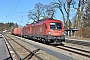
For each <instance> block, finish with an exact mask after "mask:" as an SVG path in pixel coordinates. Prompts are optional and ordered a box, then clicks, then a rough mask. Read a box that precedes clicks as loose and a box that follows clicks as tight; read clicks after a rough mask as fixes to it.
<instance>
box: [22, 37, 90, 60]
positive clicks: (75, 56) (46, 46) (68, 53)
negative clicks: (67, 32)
mask: <svg viewBox="0 0 90 60" xmlns="http://www.w3.org/2000/svg"><path fill="white" fill-rule="evenodd" d="M23 39H24V38H23ZM25 40H26V41H28V42H30V43H33V44H35V45H40V46H42V47H45V48H47V49H50V50H53V51H56V52H58V53H61V54H64V55H67V56H70V57H72V58H74V59H76V60H90V58H87V57H84V56H81V55H78V54H75V53H72V52H68V51H65V50H62V49H58V48H55V47H51V46H48V45H45V44H42V43H37V42H34V41H32V40H28V39H25ZM68 45H69V46H70V44H68ZM72 46H73V45H72ZM74 46H78V47H79V45H74ZM82 47H83V46H82ZM84 48H85V49H86V48H87V49H88V50H89V48H88V47H84ZM81 49H82V48H81Z"/></svg>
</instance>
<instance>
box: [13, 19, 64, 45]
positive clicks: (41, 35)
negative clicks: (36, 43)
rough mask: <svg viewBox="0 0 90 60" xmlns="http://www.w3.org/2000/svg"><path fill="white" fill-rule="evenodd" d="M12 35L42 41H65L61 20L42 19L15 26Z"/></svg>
mask: <svg viewBox="0 0 90 60" xmlns="http://www.w3.org/2000/svg"><path fill="white" fill-rule="evenodd" d="M13 34H14V35H18V36H22V37H27V38H31V39H35V40H40V41H41V42H43V43H47V44H50V43H56V44H57V43H59V44H60V43H62V42H63V41H65V35H64V24H63V23H62V21H61V20H56V19H50V18H49V19H43V20H41V21H38V22H36V23H31V24H28V25H26V26H24V27H22V28H15V29H14V30H13Z"/></svg>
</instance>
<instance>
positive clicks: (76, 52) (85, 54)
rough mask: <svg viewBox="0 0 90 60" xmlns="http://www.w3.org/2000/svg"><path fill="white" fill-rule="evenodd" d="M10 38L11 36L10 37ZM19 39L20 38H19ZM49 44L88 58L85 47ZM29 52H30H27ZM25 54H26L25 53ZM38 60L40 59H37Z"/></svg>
mask: <svg viewBox="0 0 90 60" xmlns="http://www.w3.org/2000/svg"><path fill="white" fill-rule="evenodd" d="M14 38H16V39H19V38H17V37H14ZM11 40H12V38H11ZM19 40H20V39H19ZM21 41H23V42H25V43H27V42H26V41H25V40H23V39H21ZM50 46H53V47H55V48H59V49H62V50H65V51H68V52H72V53H75V54H78V55H80V56H84V57H87V58H90V50H85V49H79V48H76V47H70V46H67V45H64V46H55V45H50ZM29 54H30V53H29ZM26 56H27V55H26ZM39 60H40V59H39Z"/></svg>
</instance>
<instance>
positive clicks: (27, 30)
mask: <svg viewBox="0 0 90 60" xmlns="http://www.w3.org/2000/svg"><path fill="white" fill-rule="evenodd" d="M31 26H32V24H29V25H26V26H24V27H23V29H22V32H23V35H25V34H31V30H32V28H31Z"/></svg>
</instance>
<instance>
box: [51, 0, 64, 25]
mask: <svg viewBox="0 0 90 60" xmlns="http://www.w3.org/2000/svg"><path fill="white" fill-rule="evenodd" d="M52 5H54V7H56V8H59V10H60V12H61V13H62V17H63V21H64V24H65V16H64V11H63V2H61V0H58V2H56V1H54V2H52ZM65 25H66V24H65Z"/></svg>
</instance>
